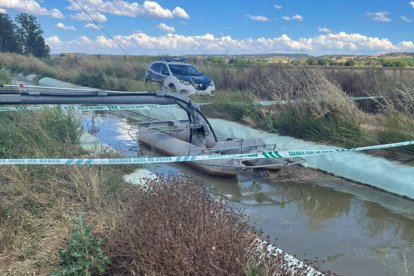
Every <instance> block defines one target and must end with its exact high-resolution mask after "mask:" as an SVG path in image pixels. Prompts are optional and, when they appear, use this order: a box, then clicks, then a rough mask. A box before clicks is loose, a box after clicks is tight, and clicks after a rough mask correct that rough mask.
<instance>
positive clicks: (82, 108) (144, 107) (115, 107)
mask: <svg viewBox="0 0 414 276" xmlns="http://www.w3.org/2000/svg"><path fill="white" fill-rule="evenodd" d="M172 107H177V105H173V104H172V105H159V104H132V105H93V106H85V105H44V106H22V105H19V106H0V112H7V111H29V110H30V111H32V110H45V109H49V110H50V109H55V108H61V109H63V110H67V111H117V110H148V109H150V110H157V109H166V108H172Z"/></svg>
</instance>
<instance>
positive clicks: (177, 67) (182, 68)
mask: <svg viewBox="0 0 414 276" xmlns="http://www.w3.org/2000/svg"><path fill="white" fill-rule="evenodd" d="M168 66H169V67H170V70H171V72H172V73H173V74H174V75H178V76H201V72H200V71H198V70H197V69H196V68H195V67H194V66H191V65H181V64H169V65H168Z"/></svg>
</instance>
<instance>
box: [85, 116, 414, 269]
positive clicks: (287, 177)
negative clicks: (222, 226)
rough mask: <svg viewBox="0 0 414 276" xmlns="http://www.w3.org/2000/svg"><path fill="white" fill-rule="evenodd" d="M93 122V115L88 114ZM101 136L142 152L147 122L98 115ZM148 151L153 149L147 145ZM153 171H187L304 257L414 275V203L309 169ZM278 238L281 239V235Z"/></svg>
mask: <svg viewBox="0 0 414 276" xmlns="http://www.w3.org/2000/svg"><path fill="white" fill-rule="evenodd" d="M83 116H84V119H83V124H84V127H85V128H87V127H88V126H89V127H90V126H91V117H92V113H88V114H83ZM94 116H95V119H94V121H95V124H96V127H97V129H98V132H97V134H96V135H97V137H98V138H99V139H100V140H102V141H103V142H105V143H107V144H109V145H111V146H112V147H114V148H116V149H117V150H119V151H120V152H122V153H124V154H127V155H129V156H136V155H137V153H136V152H135V151H131V149H132V148H133V147H134V146H135V145H136V144H135V141H134V140H133V139H132V138H131V137H130V136H129V135H128V130H129V129H130V126H131V125H132V124H134V123H136V122H137V121H139V120H144V121H145V120H146V118H142V117H141V118H140V117H138V116H136V115H131V114H129V113H125V114H122V113H116V114H115V113H114V114H110V113H95V115H94ZM141 154H143V155H151V154H152V155H154V153H153V152H152V151H150V150H149V149H142V150H141ZM147 168H148V169H149V170H150V171H152V172H155V173H158V174H161V175H169V174H170V173H176V174H182V175H187V176H189V177H191V178H193V179H194V180H195V181H196V183H197V184H198V185H200V186H202V187H204V188H205V189H207V190H208V191H209V192H211V193H212V194H214V195H215V196H217V197H223V198H226V199H227V200H228V201H229V203H230V204H231V205H232V206H234V207H237V208H241V209H242V210H243V212H244V213H245V214H247V215H248V217H249V222H250V223H251V224H254V225H255V226H256V227H257V228H260V229H262V230H263V232H264V234H265V235H269V236H270V238H271V239H272V240H273V241H275V242H274V243H275V244H276V246H277V247H279V248H280V249H282V250H284V251H286V252H288V253H289V254H292V255H296V256H297V257H298V258H300V259H313V260H315V259H319V260H321V261H323V263H322V264H321V269H322V270H331V271H333V272H335V273H338V274H341V275H414V201H411V200H406V199H403V198H400V197H397V196H394V195H391V194H387V193H385V192H382V191H378V190H375V189H372V188H369V187H365V186H361V185H358V184H356V183H352V182H349V181H346V180H343V179H338V178H336V177H333V176H330V175H326V174H322V173H319V172H316V171H314V170H308V169H305V168H301V167H298V168H293V167H292V168H290V169H289V170H284V171H282V172H280V173H279V174H271V175H265V174H263V173H253V172H250V171H241V172H240V173H239V174H238V176H237V178H217V177H211V176H208V175H205V174H203V173H201V172H198V171H196V170H193V169H191V168H189V167H187V166H185V165H182V164H172V165H165V164H159V165H151V166H148V167H147ZM276 239H277V240H276Z"/></svg>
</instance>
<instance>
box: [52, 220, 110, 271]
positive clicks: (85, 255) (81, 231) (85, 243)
mask: <svg viewBox="0 0 414 276" xmlns="http://www.w3.org/2000/svg"><path fill="white" fill-rule="evenodd" d="M59 257H60V259H61V265H62V266H63V267H64V268H63V270H61V271H59V272H57V273H53V274H52V275H96V274H103V273H104V272H105V271H106V266H107V265H108V264H109V263H110V261H109V259H108V257H106V256H105V254H104V252H103V251H102V249H101V241H100V240H99V239H97V238H95V237H94V236H93V234H92V227H91V226H90V225H88V224H86V223H85V222H84V221H83V219H82V216H81V215H78V217H77V218H76V220H75V228H74V229H73V231H72V235H71V237H70V241H69V245H68V248H67V249H66V250H60V251H59Z"/></svg>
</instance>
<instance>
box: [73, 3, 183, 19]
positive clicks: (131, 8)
mask: <svg viewBox="0 0 414 276" xmlns="http://www.w3.org/2000/svg"><path fill="white" fill-rule="evenodd" d="M78 2H79V4H80V5H81V6H82V7H83V8H84V9H85V10H86V11H87V12H100V13H104V14H114V15H120V16H130V17H136V16H148V17H155V18H164V19H166V18H173V17H180V18H185V19H188V18H190V16H189V15H188V13H187V12H186V11H185V10H184V9H182V8H180V7H175V8H174V9H173V10H172V11H171V10H170V9H167V8H164V7H162V6H161V5H160V4H158V3H157V2H155V1H144V3H143V4H142V5H140V4H138V3H136V2H128V1H123V0H107V1H105V0H78ZM69 3H70V5H69V7H68V8H69V9H70V10H73V11H80V10H81V9H80V8H79V6H78V5H77V4H76V2H75V1H74V0H69Z"/></svg>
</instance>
